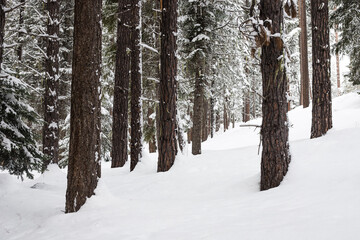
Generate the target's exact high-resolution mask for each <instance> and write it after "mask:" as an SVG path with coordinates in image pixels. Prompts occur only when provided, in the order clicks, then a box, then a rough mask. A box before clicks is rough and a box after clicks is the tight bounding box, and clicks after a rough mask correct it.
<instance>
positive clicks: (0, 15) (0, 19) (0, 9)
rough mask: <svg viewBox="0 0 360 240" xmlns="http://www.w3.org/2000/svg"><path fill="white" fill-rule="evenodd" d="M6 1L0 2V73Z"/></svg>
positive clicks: (0, 0)
mask: <svg viewBox="0 0 360 240" xmlns="http://www.w3.org/2000/svg"><path fill="white" fill-rule="evenodd" d="M5 7H6V0H0V72H1V71H2V70H3V69H2V63H3V57H4V36H5V12H4V9H5Z"/></svg>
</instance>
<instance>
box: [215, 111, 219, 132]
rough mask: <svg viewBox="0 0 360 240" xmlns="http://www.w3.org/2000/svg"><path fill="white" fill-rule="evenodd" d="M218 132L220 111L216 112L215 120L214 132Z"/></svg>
mask: <svg viewBox="0 0 360 240" xmlns="http://www.w3.org/2000/svg"><path fill="white" fill-rule="evenodd" d="M219 130H220V111H219V110H216V118H215V132H218V131H219Z"/></svg>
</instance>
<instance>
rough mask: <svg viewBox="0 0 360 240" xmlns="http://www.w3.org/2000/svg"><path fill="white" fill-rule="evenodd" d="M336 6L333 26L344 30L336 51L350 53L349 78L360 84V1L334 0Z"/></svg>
mask: <svg viewBox="0 0 360 240" xmlns="http://www.w3.org/2000/svg"><path fill="white" fill-rule="evenodd" d="M333 2H334V5H335V6H336V9H335V11H334V12H333V13H332V15H331V23H332V25H333V27H335V28H337V30H338V31H339V32H342V34H341V38H340V39H339V43H338V44H336V52H342V53H346V54H349V56H350V59H351V61H350V65H349V68H350V73H349V74H348V76H347V77H348V78H349V81H350V82H353V84H354V85H356V84H360V70H359V69H360V39H359V35H360V28H359V25H360V2H359V1H357V0H333Z"/></svg>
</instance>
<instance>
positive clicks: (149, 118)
mask: <svg viewBox="0 0 360 240" xmlns="http://www.w3.org/2000/svg"><path fill="white" fill-rule="evenodd" d="M154 112H155V111H154V107H153V106H149V107H148V111H147V122H148V126H154V125H155V122H154V119H152V115H153V114H154ZM149 152H150V153H154V152H156V133H155V134H154V135H153V136H152V137H151V139H150V141H149Z"/></svg>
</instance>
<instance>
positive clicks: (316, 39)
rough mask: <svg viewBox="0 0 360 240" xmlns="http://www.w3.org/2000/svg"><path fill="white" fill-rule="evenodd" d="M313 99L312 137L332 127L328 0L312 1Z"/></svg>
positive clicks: (324, 132)
mask: <svg viewBox="0 0 360 240" xmlns="http://www.w3.org/2000/svg"><path fill="white" fill-rule="evenodd" d="M311 25H312V54H313V55H312V59H313V61H312V66H313V100H312V124H311V138H317V137H321V136H322V135H324V134H326V132H327V131H328V130H329V129H331V128H332V108H331V105H332V104H331V81H330V73H331V72H330V64H331V62H330V35H329V34H330V28H329V4H328V0H324V1H322V2H319V1H316V0H312V1H311Z"/></svg>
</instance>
